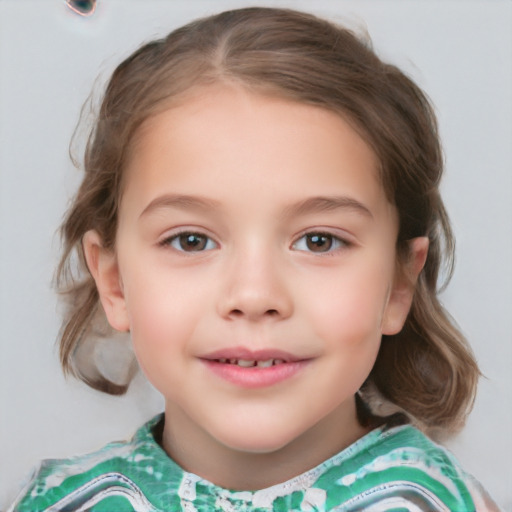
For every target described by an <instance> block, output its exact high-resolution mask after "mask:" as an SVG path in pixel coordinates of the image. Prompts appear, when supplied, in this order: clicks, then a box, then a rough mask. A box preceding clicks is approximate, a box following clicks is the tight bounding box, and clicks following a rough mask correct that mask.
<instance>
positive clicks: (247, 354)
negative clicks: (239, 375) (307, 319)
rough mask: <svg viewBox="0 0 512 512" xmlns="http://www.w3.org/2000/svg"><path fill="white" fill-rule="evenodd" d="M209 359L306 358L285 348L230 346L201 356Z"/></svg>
mask: <svg viewBox="0 0 512 512" xmlns="http://www.w3.org/2000/svg"><path fill="white" fill-rule="evenodd" d="M201 359H206V360H209V361H216V360H219V359H237V360H240V359H242V360H245V361H268V360H270V359H279V360H281V361H284V362H287V363H289V362H295V361H301V360H304V359H305V358H303V357H298V356H296V355H293V354H290V353H289V352H285V351H283V350H278V349H273V348H268V349H261V350H250V349H248V348H245V347H228V348H223V349H220V350H215V351H214V352H210V353H208V354H206V355H204V356H202V357H201Z"/></svg>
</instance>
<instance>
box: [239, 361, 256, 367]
mask: <svg viewBox="0 0 512 512" xmlns="http://www.w3.org/2000/svg"><path fill="white" fill-rule="evenodd" d="M254 363H255V361H250V360H248V359H239V360H238V366H242V367H243V368H250V367H251V366H254Z"/></svg>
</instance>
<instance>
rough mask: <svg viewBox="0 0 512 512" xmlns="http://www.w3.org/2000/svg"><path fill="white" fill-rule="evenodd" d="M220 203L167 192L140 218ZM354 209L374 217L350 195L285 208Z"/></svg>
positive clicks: (295, 211) (288, 212)
mask: <svg viewBox="0 0 512 512" xmlns="http://www.w3.org/2000/svg"><path fill="white" fill-rule="evenodd" d="M220 206H221V205H220V203H219V202H218V201H215V200H214V199H209V198H205V197H201V196H190V195H184V194H165V195H162V196H159V197H157V198H155V199H153V200H152V201H151V202H150V203H149V204H148V205H147V206H146V208H144V210H143V211H142V213H141V214H140V216H139V218H142V217H144V216H146V215H148V214H150V213H152V212H154V211H155V210H160V209H167V208H177V209H181V210H191V211H199V212H205V211H211V210H215V209H219V208H220ZM340 209H341V210H353V211H354V212H356V213H359V214H362V215H364V216H365V217H370V218H373V214H372V212H371V211H370V209H369V208H367V207H366V206H365V205H364V204H363V203H361V202H360V201H358V200H357V199H354V198H353V197H348V196H317V197H309V198H307V199H305V200H303V201H299V202H298V203H295V204H292V205H290V206H288V207H286V208H285V210H284V214H285V216H291V217H293V216H300V215H307V214H309V213H317V212H325V211H333V210H340Z"/></svg>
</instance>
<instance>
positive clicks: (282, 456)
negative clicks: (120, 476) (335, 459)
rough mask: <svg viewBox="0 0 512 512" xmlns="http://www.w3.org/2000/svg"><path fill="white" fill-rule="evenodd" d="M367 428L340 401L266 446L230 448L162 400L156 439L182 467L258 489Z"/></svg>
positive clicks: (228, 484)
mask: <svg viewBox="0 0 512 512" xmlns="http://www.w3.org/2000/svg"><path fill="white" fill-rule="evenodd" d="M367 432H368V429H365V428H363V427H361V426H360V425H359V423H358V421H357V418H356V413H355V403H354V404H353V414H349V415H347V410H346V407H345V408H343V409H342V410H339V409H336V410H334V411H333V412H332V413H331V414H330V415H329V416H328V417H326V418H324V419H322V420H321V421H320V422H319V423H317V424H316V425H314V426H313V427H312V428H310V429H309V430H308V431H307V432H305V433H303V434H302V435H301V436H299V437H298V438H295V439H293V440H292V441H291V442H289V443H288V444H286V445H285V446H283V447H281V448H279V449H276V450H274V451H271V452H265V453H252V452H246V451H241V450H237V449H233V448H230V447H229V446H226V445H224V444H222V443H220V442H218V441H217V440H215V439H214V438H213V437H212V436H210V435H209V434H208V433H207V432H205V431H204V430H202V429H201V428H200V427H198V426H197V425H196V424H194V423H193V422H191V421H190V420H189V418H187V417H186V415H185V414H184V413H183V411H181V410H180V409H179V408H177V407H175V406H169V404H167V406H166V417H165V425H164V430H163V437H162V445H163V448H164V450H165V451H166V452H167V454H168V455H169V456H170V457H171V458H172V459H173V460H174V461H175V462H176V463H177V464H179V465H180V466H181V467H182V468H183V469H184V470H186V471H188V472H190V473H194V474H196V475H198V476H200V477H201V478H204V479H205V480H208V481H209V482H212V483H213V484H215V485H218V486H220V487H224V488H226V489H231V490H246V491H251V490H259V489H264V488H267V487H270V486H272V485H276V484H279V483H282V482H286V481H287V480H290V479H292V478H294V477H296V476H298V475H300V474H302V473H304V472H306V471H308V470H310V469H312V468H314V467H316V466H318V465H319V464H321V463H322V462H323V461H325V460H327V459H329V458H330V457H332V456H333V455H335V454H336V453H338V452H340V451H341V450H343V449H344V448H346V447H347V446H349V445H350V444H352V443H353V442H354V441H356V440H357V439H359V438H361V437H362V436H363V435H365V434H366V433H367Z"/></svg>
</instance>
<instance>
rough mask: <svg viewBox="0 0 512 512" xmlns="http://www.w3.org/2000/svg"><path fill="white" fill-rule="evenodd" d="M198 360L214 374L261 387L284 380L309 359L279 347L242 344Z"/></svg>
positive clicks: (235, 383)
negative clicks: (267, 348) (243, 345)
mask: <svg viewBox="0 0 512 512" xmlns="http://www.w3.org/2000/svg"><path fill="white" fill-rule="evenodd" d="M201 360H202V361H203V363H204V364H205V365H206V367H207V368H209V369H210V371H212V372H213V374H214V375H216V376H217V377H220V378H221V379H222V380H224V381H227V382H229V383H230V384H234V385H235V386H238V387H244V388H262V387H268V386H273V385H275V384H278V383H280V382H283V381H286V380H288V379H290V378H291V377H293V376H294V375H296V374H297V373H299V372H300V371H301V370H302V369H303V368H305V367H306V366H307V364H308V363H309V362H310V361H311V359H304V358H299V357H297V356H295V355H292V354H289V353H285V352H282V351H279V350H260V351H250V350H247V349H244V348H233V349H225V350H221V351H218V352H215V353H212V354H209V355H207V356H205V357H202V358H201Z"/></svg>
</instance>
